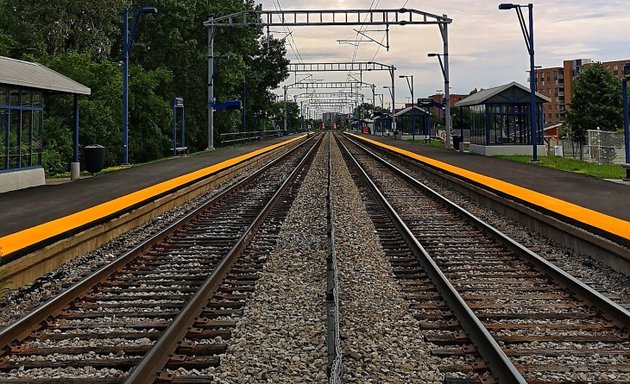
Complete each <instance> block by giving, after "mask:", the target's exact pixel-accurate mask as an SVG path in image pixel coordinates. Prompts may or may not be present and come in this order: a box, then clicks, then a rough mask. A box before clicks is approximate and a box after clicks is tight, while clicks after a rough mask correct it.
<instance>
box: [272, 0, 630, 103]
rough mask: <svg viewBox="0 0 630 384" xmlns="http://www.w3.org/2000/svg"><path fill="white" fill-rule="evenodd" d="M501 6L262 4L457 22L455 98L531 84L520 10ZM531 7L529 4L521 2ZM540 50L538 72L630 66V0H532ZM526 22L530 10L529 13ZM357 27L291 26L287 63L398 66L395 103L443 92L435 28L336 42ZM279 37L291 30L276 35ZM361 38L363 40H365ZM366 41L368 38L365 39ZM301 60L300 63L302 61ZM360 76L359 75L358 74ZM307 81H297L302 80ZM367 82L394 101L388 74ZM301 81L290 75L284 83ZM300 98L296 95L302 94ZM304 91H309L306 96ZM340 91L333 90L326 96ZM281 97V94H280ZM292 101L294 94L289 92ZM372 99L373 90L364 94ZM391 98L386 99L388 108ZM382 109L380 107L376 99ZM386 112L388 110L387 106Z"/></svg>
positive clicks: (452, 37)
mask: <svg viewBox="0 0 630 384" xmlns="http://www.w3.org/2000/svg"><path fill="white" fill-rule="evenodd" d="M499 2H500V1H492V0H443V1H422V0H327V1H325V2H324V1H316V0H262V1H261V4H262V6H263V9H264V10H276V9H278V8H279V7H280V8H281V9H282V10H292V9H370V8H372V9H399V8H401V7H403V6H404V7H405V8H408V9H416V10H419V11H423V12H428V13H431V14H436V15H447V16H448V17H449V18H450V19H452V20H453V22H452V23H451V24H449V26H448V35H449V40H448V41H449V56H450V60H449V63H450V91H451V93H459V94H468V93H469V92H470V91H471V90H473V89H475V88H477V89H481V88H490V87H493V86H498V85H502V84H506V83H509V82H511V81H517V82H519V83H522V84H524V85H528V83H527V79H528V73H527V71H528V70H529V54H528V52H527V48H526V45H525V40H524V38H523V34H522V32H521V28H520V25H519V22H518V18H517V14H516V11H515V10H509V11H500V10H499V9H498V4H499ZM519 4H527V3H519ZM533 4H534V11H533V13H534V40H535V42H534V48H535V60H536V65H537V66H538V65H541V66H543V67H560V66H562V61H563V60H570V59H592V60H594V61H611V60H622V59H630V29H628V27H629V26H630V7H629V5H630V4H629V3H628V0H606V1H604V0H601V1H596V0H571V1H568V0H539V1H534V2H533ZM523 13H524V16H525V19H526V21H527V18H528V11H527V8H524V9H523ZM353 28H355V29H358V28H359V27H357V26H334V27H292V28H290V30H291V35H290V36H289V37H288V38H287V39H286V41H287V44H286V48H287V53H288V58H289V59H290V60H291V61H292V62H293V63H299V62H304V63H309V62H351V61H353V60H354V61H375V62H379V63H383V64H387V65H394V66H396V83H395V87H396V104H397V106H402V104H403V103H404V102H407V101H409V100H410V92H409V88H408V85H407V83H406V81H405V79H399V78H398V75H401V74H404V75H413V76H414V92H415V97H416V98H418V97H427V96H429V95H432V94H435V93H436V92H437V91H443V89H444V80H443V77H442V73H441V70H440V66H439V63H438V61H437V58H435V57H433V58H428V57H427V53H429V52H438V53H441V52H443V43H442V38H441V36H440V32H439V28H438V26H437V25H406V26H399V25H392V26H390V33H389V41H390V49H389V51H387V50H386V49H385V48H384V47H379V46H378V45H377V44H376V43H360V44H358V45H357V46H354V45H350V44H339V43H338V42H337V40H340V39H344V40H356V39H358V37H357V33H356V32H355V31H353ZM364 28H367V31H366V32H365V33H366V34H367V35H369V36H370V37H371V38H373V39H375V40H378V41H381V40H382V39H383V37H384V35H385V32H383V31H381V30H382V29H384V28H383V27H382V26H369V27H364ZM272 33H274V35H275V36H276V37H278V38H282V37H284V36H286V33H287V29H286V28H282V27H275V28H272ZM359 37H360V36H359ZM363 40H366V39H363ZM298 55H299V56H298ZM355 76H358V73H357V74H355ZM313 77H314V78H315V79H321V80H322V81H345V80H346V79H347V74H346V73H333V72H318V73H315V74H314V75H313ZM300 78H301V77H300V76H298V80H299V79H300ZM363 80H364V81H365V82H368V83H375V84H376V85H377V91H376V92H377V93H379V92H380V93H383V92H384V93H386V94H388V92H389V91H388V90H387V89H383V85H387V84H389V83H390V80H389V75H387V74H386V72H364V73H363ZM294 82H295V77H294V76H293V75H292V76H291V77H290V78H289V80H287V81H286V82H285V83H284V84H290V83H294ZM299 92H300V91H297V90H295V91H292V93H299ZM302 92H303V91H302ZM322 92H334V90H328V91H322ZM278 93H281V92H278ZM290 94H291V93H290ZM365 94H366V97H367V96H368V95H369V98H370V99H371V97H372V96H371V91H369V92H368V91H366V92H365ZM388 99H389V95H388V96H387V97H386V98H385V104H387V100H388ZM377 103H378V100H377ZM385 106H387V105H385Z"/></svg>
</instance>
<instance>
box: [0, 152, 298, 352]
mask: <svg viewBox="0 0 630 384" xmlns="http://www.w3.org/2000/svg"><path fill="white" fill-rule="evenodd" d="M307 142H308V140H306V141H304V142H303V143H301V144H299V145H297V146H296V147H295V148H293V149H291V150H290V151H289V152H287V153H285V154H284V155H283V156H280V157H278V158H277V159H275V160H273V161H271V162H270V163H269V164H267V165H265V166H263V167H262V168H260V169H259V170H257V171H256V172H254V173H252V174H251V175H249V176H247V177H246V178H245V179H243V180H241V181H240V182H238V183H236V184H234V185H232V186H230V187H228V188H227V189H225V190H223V191H221V192H219V193H218V194H217V195H216V196H214V197H213V198H211V199H210V200H208V201H207V202H206V203H204V204H203V205H201V206H200V207H198V208H196V209H194V210H192V211H191V212H190V213H188V214H186V215H185V216H184V217H182V218H180V219H179V220H177V221H175V222H174V223H172V224H171V225H169V226H168V227H166V228H164V229H162V230H161V231H160V232H158V233H157V234H155V235H153V236H152V237H150V238H148V239H146V240H145V241H143V242H142V243H141V244H139V245H137V246H136V247H134V248H133V249H131V250H130V251H128V252H127V253H125V254H123V255H121V256H119V257H118V258H116V259H115V260H113V261H112V262H111V263H109V264H107V265H105V266H103V267H101V268H100V269H98V270H97V271H95V272H94V273H92V274H91V275H89V276H87V277H85V278H84V279H82V280H81V281H79V282H77V283H75V284H74V285H72V286H71V287H70V288H68V289H67V290H66V291H64V292H63V293H61V294H59V295H58V296H56V297H54V298H52V299H50V300H49V301H47V302H46V303H44V304H43V305H41V306H40V307H38V308H37V309H36V310H34V311H33V312H31V313H29V314H28V315H26V316H24V317H22V318H21V319H19V320H17V321H16V322H14V323H12V324H10V325H8V326H7V327H6V328H4V329H2V330H0V352H1V351H2V349H5V348H6V347H7V346H8V345H9V344H10V343H12V342H13V341H16V340H17V341H21V340H22V339H24V338H25V337H27V336H28V335H29V334H30V333H31V332H32V331H33V329H35V328H36V327H38V326H40V325H41V323H42V322H44V321H45V320H46V319H47V318H48V317H49V316H50V315H54V314H58V313H60V312H61V311H62V310H63V309H64V308H65V307H66V306H67V305H68V304H69V303H70V302H72V301H73V300H76V299H78V298H80V297H81V296H82V295H83V294H84V293H85V292H86V291H87V290H89V289H90V288H92V287H93V286H94V285H95V284H97V283H99V282H100V281H102V280H103V279H104V278H106V277H107V276H109V275H111V274H112V273H114V272H116V271H118V270H120V269H122V268H123V267H124V266H125V265H127V264H128V263H130V262H131V261H133V260H134V259H135V258H136V257H137V256H139V255H141V254H142V253H143V252H145V251H146V250H148V249H149V248H150V247H152V246H153V245H155V244H157V243H159V242H160V241H162V240H163V239H164V238H166V237H168V236H169V235H171V234H172V233H173V232H175V231H176V230H177V229H178V228H180V227H181V226H182V225H184V224H186V223H188V222H190V221H191V220H192V219H193V218H194V217H195V216H196V215H198V214H199V212H201V211H203V210H204V209H206V208H207V207H208V206H210V205H212V204H214V203H215V202H216V201H218V200H219V199H221V198H223V197H224V196H226V195H228V194H229V193H232V192H233V191H235V190H236V189H237V188H240V187H242V186H243V185H245V184H247V183H249V182H251V181H252V180H254V179H255V178H257V177H259V175H261V174H262V173H263V172H265V171H266V170H268V169H269V168H271V167H273V166H274V165H276V164H277V163H279V162H281V161H282V160H283V159H284V158H285V157H286V156H288V155H289V154H291V153H293V152H294V151H297V150H298V148H300V147H301V146H302V145H305V144H306V143H307ZM0 356H1V353H0Z"/></svg>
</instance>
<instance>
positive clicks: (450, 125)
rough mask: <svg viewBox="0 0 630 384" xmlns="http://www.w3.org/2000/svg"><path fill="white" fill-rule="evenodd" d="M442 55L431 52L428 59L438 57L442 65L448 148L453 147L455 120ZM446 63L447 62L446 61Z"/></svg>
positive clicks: (447, 76)
mask: <svg viewBox="0 0 630 384" xmlns="http://www.w3.org/2000/svg"><path fill="white" fill-rule="evenodd" d="M442 56H443V55H442V54H440V53H435V52H431V53H428V54H427V57H437V58H438V62H439V63H440V69H441V70H442V78H444V97H443V98H442V102H443V103H444V125H445V126H446V147H450V145H451V133H452V131H453V119H452V117H451V101H450V99H451V96H450V92H451V87H450V83H451V81H450V79H449V73H448V70H447V68H446V67H445V65H444V64H445V62H444V61H442ZM445 61H446V60H445Z"/></svg>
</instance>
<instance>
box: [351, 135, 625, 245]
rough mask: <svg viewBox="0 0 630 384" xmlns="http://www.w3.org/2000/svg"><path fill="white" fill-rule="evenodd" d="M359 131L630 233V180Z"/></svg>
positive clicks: (537, 201)
mask: <svg viewBox="0 0 630 384" xmlns="http://www.w3.org/2000/svg"><path fill="white" fill-rule="evenodd" d="M356 136H358V137H361V138H364V139H368V140H373V141H375V142H377V143H381V144H383V145H385V146H391V147H394V149H396V148H397V149H399V150H402V151H403V152H404V151H406V152H408V153H402V154H403V155H407V156H409V153H411V154H415V155H417V156H415V158H416V160H419V161H422V162H425V163H426V164H428V165H430V166H433V167H436V168H442V169H443V170H446V171H447V172H450V173H453V174H455V175H457V176H459V177H465V178H468V179H470V180H472V181H474V182H477V183H479V184H483V185H486V186H490V187H491V188H493V189H494V188H496V189H498V190H499V192H501V193H505V194H509V195H513V196H515V197H517V198H520V199H521V200H523V201H527V202H528V203H531V204H533V205H538V206H540V207H542V208H545V209H548V210H550V211H553V212H556V213H559V214H561V215H564V216H567V217H570V218H572V219H575V220H578V221H581V222H585V223H587V224H589V225H594V226H595V227H597V228H602V229H604V230H607V229H606V228H608V229H610V230H611V232H612V233H615V234H617V235H619V236H621V237H625V238H627V239H630V198H628V196H630V183H628V182H620V181H616V182H615V181H609V180H603V179H598V178H596V177H591V176H588V175H580V174H577V173H571V172H565V171H560V170H555V169H551V168H544V167H541V166H536V165H534V164H522V163H515V162H512V161H507V160H502V159H498V158H495V157H488V156H481V155H474V154H470V153H466V152H463V153H462V152H458V151H454V150H446V149H443V148H438V147H433V146H429V145H420V144H417V143H410V142H407V141H404V140H396V139H393V138H390V137H383V136H372V135H366V134H356ZM589 221H590V222H589Z"/></svg>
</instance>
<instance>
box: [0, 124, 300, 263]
mask: <svg viewBox="0 0 630 384" xmlns="http://www.w3.org/2000/svg"><path fill="white" fill-rule="evenodd" d="M304 136H305V135H301V136H296V137H294V138H292V139H290V140H286V141H283V142H281V143H278V144H274V145H270V146H268V147H265V148H261V149H258V150H255V151H253V152H249V153H246V154H244V155H241V156H238V157H234V158H232V159H228V160H225V161H223V162H221V163H218V164H215V165H212V166H209V167H206V168H203V169H200V170H198V171H195V172H191V173H188V174H185V175H182V176H179V177H176V178H174V179H171V180H167V181H164V182H161V183H158V184H155V185H153V186H151V187H147V188H144V189H141V190H138V191H136V192H132V193H130V194H128V195H125V196H122V197H119V198H117V199H114V200H110V201H107V202H105V203H102V204H99V205H96V206H94V207H91V208H88V209H85V210H83V211H79V212H76V213H73V214H71V215H68V216H64V217H61V218H59V219H56V220H53V221H49V222H47V223H44V224H40V225H37V226H35V227H32V228H28V229H24V230H22V231H19V232H15V233H12V234H10V235H7V236H4V237H0V255H3V256H6V255H9V254H11V253H13V252H15V251H19V250H21V249H24V248H26V247H28V246H30V245H33V244H37V243H38V242H40V241H43V240H46V239H50V238H51V237H54V236H57V235H60V234H62V233H65V232H67V231H70V230H73V229H76V228H78V227H81V226H82V225H85V224H88V223H91V222H93V221H95V220H98V219H101V218H103V217H107V216H109V215H112V214H115V213H117V212H120V211H122V210H124V209H126V208H128V207H131V206H133V205H135V204H137V203H140V202H142V201H145V200H147V199H150V198H153V197H155V196H158V195H160V194H162V193H164V192H167V191H170V190H172V189H174V188H177V187H180V186H182V185H184V184H186V183H189V182H192V181H195V180H197V179H200V178H203V177H206V176H208V175H211V174H213V173H216V172H218V171H221V170H223V169H226V168H228V167H230V166H232V165H234V164H238V163H240V162H242V161H244V160H248V159H251V158H253V157H255V156H258V155H260V154H263V153H265V152H269V151H271V150H274V149H276V148H278V147H281V146H283V145H286V144H288V143H291V142H293V141H295V140H299V139H301V138H303V137H304Z"/></svg>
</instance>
